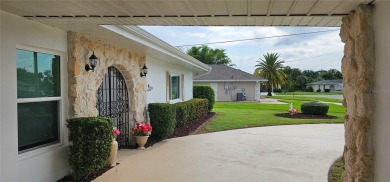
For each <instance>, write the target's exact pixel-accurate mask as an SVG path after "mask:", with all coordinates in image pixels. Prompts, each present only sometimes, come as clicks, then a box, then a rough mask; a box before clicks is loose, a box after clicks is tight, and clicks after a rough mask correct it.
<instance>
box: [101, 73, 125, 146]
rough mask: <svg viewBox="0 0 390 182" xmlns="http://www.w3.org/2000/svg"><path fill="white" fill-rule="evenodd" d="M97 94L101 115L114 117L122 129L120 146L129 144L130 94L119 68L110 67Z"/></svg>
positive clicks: (119, 138) (118, 126) (117, 125)
mask: <svg viewBox="0 0 390 182" xmlns="http://www.w3.org/2000/svg"><path fill="white" fill-rule="evenodd" d="M96 95H97V103H96V108H97V109H98V110H99V116H105V117H110V118H112V119H113V120H114V124H115V126H116V127H117V128H118V129H119V130H120V131H121V134H120V135H119V136H117V141H118V144H119V147H120V148H121V147H124V146H129V143H130V138H129V137H130V112H129V108H130V107H129V94H128V92H127V85H126V81H125V79H124V78H123V75H122V74H121V73H120V72H119V70H118V69H116V68H115V67H113V66H111V67H109V68H108V71H107V73H106V74H105V75H104V78H103V81H102V84H101V85H100V87H99V89H98V90H97V94H96Z"/></svg>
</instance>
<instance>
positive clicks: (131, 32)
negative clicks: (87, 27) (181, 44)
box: [102, 25, 211, 71]
mask: <svg viewBox="0 0 390 182" xmlns="http://www.w3.org/2000/svg"><path fill="white" fill-rule="evenodd" d="M102 27H104V28H106V29H108V30H110V31H112V32H115V33H117V34H119V35H121V36H123V37H125V38H127V39H128V40H131V41H133V42H135V43H137V44H141V45H143V46H144V48H145V53H146V55H147V56H151V57H154V58H155V59H157V60H159V61H160V60H161V61H165V62H171V63H174V64H176V65H182V66H184V67H188V68H189V69H191V70H193V71H209V70H211V67H210V66H208V65H206V64H204V63H202V62H200V61H198V60H197V59H195V58H193V57H191V56H189V55H188V54H186V53H184V52H181V51H179V50H178V49H176V48H174V47H172V46H171V45H169V44H168V43H166V42H164V41H162V40H161V39H159V38H157V37H155V36H154V35H152V34H150V33H148V32H146V31H145V30H143V29H142V28H139V27H137V26H115V25H102Z"/></svg>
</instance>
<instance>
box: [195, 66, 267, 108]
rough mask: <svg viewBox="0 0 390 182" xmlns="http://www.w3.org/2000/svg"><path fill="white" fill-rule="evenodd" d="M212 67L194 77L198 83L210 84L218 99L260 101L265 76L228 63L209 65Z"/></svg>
mask: <svg viewBox="0 0 390 182" xmlns="http://www.w3.org/2000/svg"><path fill="white" fill-rule="evenodd" d="M209 66H210V67H211V68H212V69H211V71H210V72H208V73H205V74H200V75H197V76H196V74H195V77H194V84H196V85H210V86H211V88H213V90H214V92H215V100H216V101H242V100H247V101H260V97H261V95H260V86H261V82H266V81H267V80H266V79H264V78H260V77H257V76H253V75H252V74H249V73H247V72H244V71H241V70H239V69H235V68H232V67H229V66H226V65H221V64H220V65H209Z"/></svg>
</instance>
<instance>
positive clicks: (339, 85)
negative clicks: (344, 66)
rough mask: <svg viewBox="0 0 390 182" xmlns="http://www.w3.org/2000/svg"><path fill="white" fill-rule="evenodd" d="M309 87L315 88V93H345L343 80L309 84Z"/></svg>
mask: <svg viewBox="0 0 390 182" xmlns="http://www.w3.org/2000/svg"><path fill="white" fill-rule="evenodd" d="M307 85H308V86H311V87H313V91H314V92H317V90H320V91H321V92H325V89H329V91H330V92H337V91H343V90H344V87H343V80H321V81H318V82H312V83H308V84H307Z"/></svg>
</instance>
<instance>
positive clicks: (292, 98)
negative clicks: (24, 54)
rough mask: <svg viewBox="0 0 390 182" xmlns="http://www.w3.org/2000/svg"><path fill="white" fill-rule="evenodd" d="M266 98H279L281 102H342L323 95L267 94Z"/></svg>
mask: <svg viewBox="0 0 390 182" xmlns="http://www.w3.org/2000/svg"><path fill="white" fill-rule="evenodd" d="M267 98H273V99H280V101H282V102H293V101H306V102H307V101H322V102H335V103H342V100H340V99H335V98H325V97H304V96H277V95H274V96H267Z"/></svg>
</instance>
